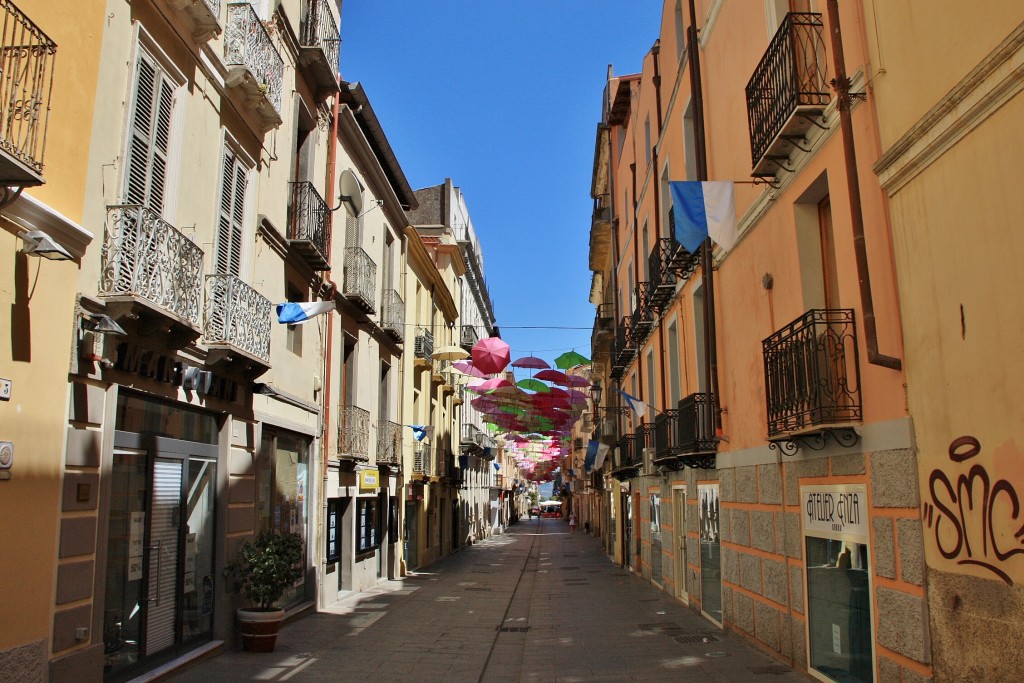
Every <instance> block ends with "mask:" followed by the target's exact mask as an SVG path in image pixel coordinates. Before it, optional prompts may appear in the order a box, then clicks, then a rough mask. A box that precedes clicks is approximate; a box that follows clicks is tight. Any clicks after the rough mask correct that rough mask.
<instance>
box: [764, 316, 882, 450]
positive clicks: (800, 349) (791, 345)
mask: <svg viewBox="0 0 1024 683" xmlns="http://www.w3.org/2000/svg"><path fill="white" fill-rule="evenodd" d="M762 347H763V352H764V379H765V397H766V401H767V409H768V440H769V441H771V442H772V444H773V445H775V444H778V445H779V447H780V448H781V449H782V451H783V452H784V453H786V454H787V455H792V454H793V453H795V452H796V449H797V448H799V446H800V445H806V446H808V447H810V448H814V449H820V448H824V446H825V443H826V442H827V440H828V439H829V438H830V437H831V438H834V439H835V440H836V441H837V442H838V443H839V444H840V445H843V446H852V445H853V444H854V443H856V441H857V439H858V436H857V433H856V431H854V429H853V426H852V425H854V424H857V423H859V422H860V421H861V419H862V417H863V414H862V409H861V397H860V365H859V360H858V354H857V330H856V326H855V324H854V315H853V310H852V309H812V310H810V311H807V313H805V314H803V315H802V316H800V317H799V318H797V319H796V320H794V321H793V322H791V323H789V324H788V325H786V326H785V327H783V328H782V329H781V330H779V331H778V332H776V333H775V334H773V335H771V336H770V337H768V338H767V339H765V340H764V341H763V342H762Z"/></svg>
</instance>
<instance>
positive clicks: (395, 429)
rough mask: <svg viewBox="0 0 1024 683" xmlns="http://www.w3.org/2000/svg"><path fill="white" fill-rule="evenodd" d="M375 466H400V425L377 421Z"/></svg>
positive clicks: (387, 421)
mask: <svg viewBox="0 0 1024 683" xmlns="http://www.w3.org/2000/svg"><path fill="white" fill-rule="evenodd" d="M377 464H378V465H390V466H393V467H401V466H402V425H400V424H398V423H397V422H392V421H391V420H378V421H377Z"/></svg>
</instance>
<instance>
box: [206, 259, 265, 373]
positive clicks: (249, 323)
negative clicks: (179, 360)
mask: <svg viewBox="0 0 1024 683" xmlns="http://www.w3.org/2000/svg"><path fill="white" fill-rule="evenodd" d="M270 310H271V304H270V301H269V300H268V299H267V298H266V297H265V296H263V295H262V294H260V293H259V292H257V291H256V290H255V289H253V288H252V287H250V286H249V285H247V284H246V283H245V282H243V281H242V280H241V279H239V278H238V277H236V276H234V275H226V274H216V275H207V276H206V316H205V317H206V324H205V326H204V327H203V343H204V344H205V345H206V346H207V347H209V348H210V360H209V361H208V362H220V361H223V360H227V361H231V362H233V363H236V364H239V365H240V366H241V367H242V368H244V371H245V372H246V373H247V374H249V375H260V374H263V373H264V372H266V371H267V370H269V369H270V319H271V316H270Z"/></svg>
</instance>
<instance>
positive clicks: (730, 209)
mask: <svg viewBox="0 0 1024 683" xmlns="http://www.w3.org/2000/svg"><path fill="white" fill-rule="evenodd" d="M669 186H670V187H671V188H672V215H673V217H674V218H675V223H676V226H675V238H676V241H677V242H679V244H681V245H683V248H684V249H686V251H688V252H690V253H691V254H692V253H693V252H695V251H696V250H697V248H698V247H700V245H701V243H703V242H704V238H706V237H709V236H710V237H711V239H712V240H714V242H715V244H717V245H718V246H720V247H721V248H722V249H725V250H726V251H728V250H730V249H732V247H733V245H734V244H736V239H737V237H738V235H737V231H736V194H735V191H734V189H733V182H732V181H731V180H714V181H704V182H699V181H695V180H680V181H673V182H671V183H669Z"/></svg>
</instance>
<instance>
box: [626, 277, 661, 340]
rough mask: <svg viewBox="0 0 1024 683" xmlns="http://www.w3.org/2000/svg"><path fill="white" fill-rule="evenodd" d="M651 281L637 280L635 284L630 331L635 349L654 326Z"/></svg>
mask: <svg viewBox="0 0 1024 683" xmlns="http://www.w3.org/2000/svg"><path fill="white" fill-rule="evenodd" d="M652 295H653V290H652V289H651V283H649V282H638V283H637V285H636V308H634V309H633V315H632V323H631V324H630V328H629V329H630V332H631V333H632V335H633V346H634V347H635V348H637V349H639V348H640V345H641V344H643V343H644V341H645V340H646V339H647V337H648V335H650V333H651V329H652V328H653V326H654V318H655V310H654V306H653V305H652V304H653V297H652Z"/></svg>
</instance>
